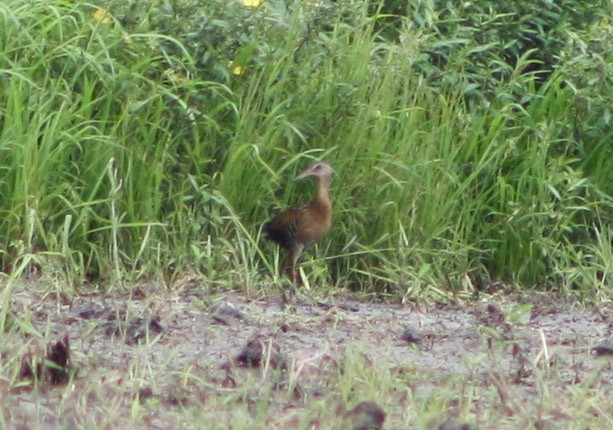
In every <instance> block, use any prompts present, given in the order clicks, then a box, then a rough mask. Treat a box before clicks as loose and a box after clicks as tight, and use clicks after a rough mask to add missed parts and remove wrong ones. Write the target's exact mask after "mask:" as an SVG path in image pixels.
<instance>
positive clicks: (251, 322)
mask: <svg viewBox="0 0 613 430" xmlns="http://www.w3.org/2000/svg"><path fill="white" fill-rule="evenodd" d="M134 291H135V292H134V293H133V294H132V295H131V296H128V295H120V294H115V295H105V294H102V293H86V294H82V295H80V296H79V297H76V298H74V299H72V300H68V299H66V298H61V297H56V296H54V295H51V294H45V293H44V292H42V291H41V288H40V286H34V285H24V286H21V287H19V288H17V289H16V291H14V293H13V295H12V299H11V303H12V306H11V309H12V310H11V315H10V328H9V330H8V332H6V333H3V334H0V338H1V339H2V343H1V346H0V352H1V354H2V362H3V363H2V368H1V370H2V373H1V375H0V376H1V378H2V379H1V380H0V396H1V398H2V406H1V407H2V415H1V418H2V424H3V426H5V427H7V428H24V429H25V428H49V427H54V428H71V429H72V428H127V427H133V428H214V429H217V428H219V429H222V428H249V429H254V428H255V429H257V428H358V427H356V424H355V423H354V421H355V420H353V419H352V418H351V417H350V416H349V414H348V413H347V411H349V410H350V409H351V408H353V407H354V406H356V405H357V404H359V403H360V402H363V401H369V402H376V404H378V405H380V406H381V407H382V408H383V410H384V411H385V422H384V424H383V428H385V429H404V428H440V429H444V428H484V429H487V428H492V429H493V428H551V429H554V428H573V427H575V428H584V425H587V426H591V427H592V428H605V427H607V426H608V425H610V424H611V423H613V402H611V401H610V399H611V394H612V393H611V381H613V379H612V377H613V371H612V368H611V362H610V358H609V356H608V355H607V348H606V345H607V344H606V343H605V344H602V345H601V348H600V349H597V350H596V351H594V350H593V348H594V347H595V346H596V345H599V344H600V343H601V342H602V341H603V340H605V339H607V338H609V337H611V336H612V330H613V319H612V317H613V306H612V305H611V304H610V303H606V304H600V305H596V306H589V307H586V306H583V305H581V304H579V303H576V302H573V301H570V300H562V299H560V298H559V297H556V296H554V295H550V294H534V293H530V294H519V293H516V294H512V295H500V296H491V297H488V298H485V299H481V300H479V301H473V302H468V303H466V302H465V303H447V304H441V303H439V304H414V303H410V304H400V303H385V302H381V301H365V300H359V299H356V298H355V297H352V296H350V295H347V294H336V295H333V296H330V297H328V298H326V299H325V300H322V302H323V304H325V305H322V303H321V302H315V301H312V300H310V299H307V298H305V297H301V296H299V297H298V298H297V299H296V301H295V303H294V304H293V305H292V306H284V305H283V304H282V302H281V300H280V298H279V297H278V296H277V295H271V296H268V297H245V296H242V295H240V294H239V293H224V294H221V293H216V294H208V293H204V292H203V288H202V287H201V286H199V285H198V284H197V283H192V284H189V283H186V284H185V285H184V286H182V287H181V288H178V289H176V290H174V291H168V290H166V289H164V288H161V287H159V286H156V285H150V286H144V287H140V288H138V289H135V290H134ZM37 333H38V334H37ZM65 336H68V338H69V340H70V367H69V369H70V372H71V377H70V380H69V381H68V382H67V383H65V384H60V385H57V386H52V385H51V384H48V383H44V381H40V382H38V383H35V382H33V381H32V379H27V378H23V377H22V376H23V375H20V374H19V369H20V367H21V366H22V361H23V357H25V356H27V355H28V354H29V355H32V354H36V353H37V351H44V350H45V348H46V345H49V344H54V343H55V342H57V341H59V340H60V339H63V338H64V337H65ZM250 342H251V343H250ZM248 345H250V346H249V347H250V348H252V349H251V350H249V349H247V350H245V348H246V347H247V346H248ZM596 352H599V353H601V354H597V353H596ZM464 424H465V427H462V425H464ZM445 426H449V427H445ZM451 426H455V427H451ZM600 426H603V427H600Z"/></svg>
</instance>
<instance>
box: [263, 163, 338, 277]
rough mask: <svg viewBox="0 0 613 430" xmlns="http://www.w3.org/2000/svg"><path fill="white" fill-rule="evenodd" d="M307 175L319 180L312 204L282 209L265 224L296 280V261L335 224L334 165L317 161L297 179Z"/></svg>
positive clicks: (266, 230)
mask: <svg viewBox="0 0 613 430" xmlns="http://www.w3.org/2000/svg"><path fill="white" fill-rule="evenodd" d="M305 178H316V179H317V180H318V184H317V191H316V193H315V198H314V199H313V200H312V201H311V202H310V203H307V204H305V205H302V206H296V207H293V208H289V209H287V210H285V211H283V212H281V213H280V214H278V215H277V216H275V217H274V218H273V219H272V220H270V221H268V222H267V223H266V224H264V227H263V231H264V234H265V235H266V237H267V238H268V239H270V240H272V241H273V242H276V243H277V244H278V245H279V246H280V247H282V248H284V249H286V250H287V252H288V255H287V259H286V262H285V264H284V267H285V270H287V272H288V276H289V278H290V279H291V281H292V282H294V283H295V282H296V281H297V277H296V263H297V261H298V258H299V257H300V254H302V252H303V251H304V250H305V248H307V247H308V246H309V245H311V244H312V243H315V242H317V241H319V240H320V239H321V238H322V237H323V236H324V235H325V234H326V233H327V232H328V230H330V226H331V224H332V203H331V201H330V194H329V189H330V182H331V180H332V167H330V165H329V164H328V163H324V162H322V161H320V162H318V163H315V164H313V165H312V166H311V167H309V168H308V169H306V170H305V171H304V172H302V173H301V174H300V175H298V177H296V179H297V180H298V179H305Z"/></svg>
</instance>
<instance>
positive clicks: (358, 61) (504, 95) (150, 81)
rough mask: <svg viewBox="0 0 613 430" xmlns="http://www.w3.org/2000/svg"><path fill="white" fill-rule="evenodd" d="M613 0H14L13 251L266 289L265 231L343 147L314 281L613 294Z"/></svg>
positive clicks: (50, 262) (10, 7) (416, 289)
mask: <svg viewBox="0 0 613 430" xmlns="http://www.w3.org/2000/svg"><path fill="white" fill-rule="evenodd" d="M612 7H613V6H612V3H611V2H610V1H609V0H596V1H583V0H560V1H555V2H551V1H547V0H538V1H533V0H530V1H528V0H526V1H524V0H517V1H513V2H498V1H493V0H492V1H488V0H481V1H465V2H448V1H442V0H408V1H394V0H387V1H383V2H379V1H369V2H368V1H367V2H365V1H352V0H338V1H326V0H319V1H315V0H313V1H308V0H305V1H290V0H286V1H283V0H265V1H264V2H260V1H255V0H249V1H244V2H243V1H238V0H236V1H227V0H189V1H188V0H176V1H172V0H166V1H161V0H160V1H157V0H153V1H150V2H140V1H125V0H121V1H119V0H117V1H116V0H106V1H104V0H99V1H94V2H93V3H91V4H90V3H84V2H79V1H60V0H51V1H50V0H44V1H42V0H41V1H36V0H34V1H25V0H7V1H4V2H2V4H1V5H0V169H1V173H0V196H1V198H0V265H1V267H2V268H3V271H4V272H5V273H7V274H10V275H11V276H14V277H19V276H21V275H22V274H24V272H25V271H30V270H34V269H36V270H40V271H41V272H42V273H44V274H46V275H49V276H50V278H52V279H55V280H57V281H58V282H57V283H56V285H57V286H58V288H61V289H63V290H67V291H70V290H72V289H74V288H77V287H78V286H79V285H81V284H82V283H83V282H84V281H86V280H90V281H95V282H100V283H101V284H103V285H108V286H110V287H111V288H114V287H118V286H121V285H123V282H124V281H126V280H128V281H129V280H135V279H138V278H140V277H151V276H154V277H156V276H159V277H165V278H166V279H172V277H173V276H176V274H178V273H185V272H186V271H193V272H197V273H199V274H201V275H202V276H204V277H206V278H207V279H208V280H210V282H211V283H212V284H219V285H222V286H223V285H228V286H236V285H240V286H244V287H245V288H247V289H248V290H250V289H259V288H266V286H267V285H270V284H271V282H270V279H275V278H276V276H277V275H276V266H278V263H277V261H278V259H277V258H275V257H274V256H275V253H274V252H273V251H272V249H274V247H272V246H270V247H269V245H267V244H264V243H262V241H260V230H259V229H260V226H261V223H262V222H263V221H264V220H265V219H266V218H267V217H268V215H269V211H270V208H271V207H273V206H285V205H287V204H289V203H292V202H297V201H301V200H303V199H305V198H308V196H309V195H310V193H311V188H309V186H308V185H300V186H298V185H294V184H292V183H290V181H291V179H292V178H293V177H294V175H295V174H296V173H297V172H298V171H299V170H301V169H303V168H304V167H305V166H306V165H308V164H309V163H310V162H311V161H312V160H313V159H325V160H327V161H329V162H330V163H331V164H332V165H333V166H334V167H335V170H336V172H337V175H336V177H335V179H334V183H333V190H332V192H333V197H334V207H335V212H334V217H335V222H334V228H333V230H332V231H331V233H330V235H329V236H328V238H327V239H326V240H325V241H324V242H323V243H321V244H320V245H319V252H317V253H316V256H317V257H316V258H315V259H314V260H312V261H307V263H308V264H307V268H306V269H305V270H306V272H307V273H308V274H309V278H310V282H311V283H316V284H318V285H322V286H323V285H326V284H331V283H332V284H334V285H337V286H340V287H344V286H348V287H351V288H354V289H361V290H365V291H368V292H378V293H381V292H389V293H391V294H399V295H407V296H412V295H418V294H419V295H423V294H434V295H438V294H448V293H459V292H463V293H471V292H472V291H474V289H476V288H480V287H482V286H484V285H487V284H488V283H490V282H492V281H498V280H502V281H507V282H514V283H517V284H518V285H520V286H522V287H525V288H549V289H556V290H558V291H562V292H564V293H568V294H577V295H580V296H582V297H584V298H603V297H611V296H612V294H611V293H612V285H613V277H612V276H613V274H612V272H613V253H612V252H611V244H612V242H613V230H612V226H611V221H612V217H613V199H612V196H613V181H612V180H611V172H612V171H613V131H612V127H611V106H612V103H611V102H612V100H613V89H612V88H613V86H612V81H613V71H612V62H613V22H612ZM306 260H308V258H307V259H306Z"/></svg>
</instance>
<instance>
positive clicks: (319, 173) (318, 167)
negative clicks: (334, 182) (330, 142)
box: [296, 161, 333, 181]
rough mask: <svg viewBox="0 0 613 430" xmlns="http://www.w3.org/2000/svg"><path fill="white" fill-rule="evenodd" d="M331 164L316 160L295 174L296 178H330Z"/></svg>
mask: <svg viewBox="0 0 613 430" xmlns="http://www.w3.org/2000/svg"><path fill="white" fill-rule="evenodd" d="M332 173H333V171H332V166H330V165H329V164H328V163H326V162H324V161H318V162H317V163H314V164H312V165H311V166H310V167H309V168H308V169H306V170H305V171H304V172H302V173H301V174H299V175H298V176H296V180H297V181H298V180H301V179H306V178H317V179H326V180H328V181H329V180H330V178H332Z"/></svg>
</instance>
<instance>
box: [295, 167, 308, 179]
mask: <svg viewBox="0 0 613 430" xmlns="http://www.w3.org/2000/svg"><path fill="white" fill-rule="evenodd" d="M312 174H313V172H312V171H311V169H306V170H305V171H304V172H302V173H301V174H299V175H298V176H296V179H294V181H301V180H303V179H305V178H308V177H309V176H311V175H312Z"/></svg>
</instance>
